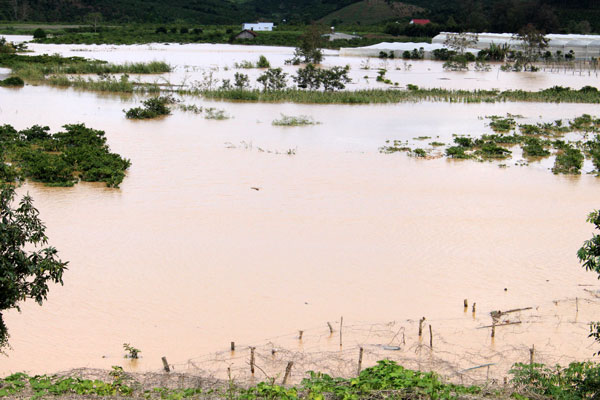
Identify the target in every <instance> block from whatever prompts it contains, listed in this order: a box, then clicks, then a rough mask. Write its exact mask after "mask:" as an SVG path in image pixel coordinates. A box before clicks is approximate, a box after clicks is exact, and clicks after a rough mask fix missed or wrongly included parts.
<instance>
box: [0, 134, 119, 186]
mask: <svg viewBox="0 0 600 400" xmlns="http://www.w3.org/2000/svg"><path fill="white" fill-rule="evenodd" d="M64 128H65V130H64V131H62V132H57V133H55V134H53V135H51V134H50V133H49V132H48V131H49V128H48V127H41V126H37V125H34V126H32V127H31V128H29V129H24V130H22V131H20V132H17V131H16V130H15V129H14V128H13V127H12V126H10V125H4V126H2V127H0V148H2V149H5V150H4V151H3V152H0V156H2V160H0V161H3V162H2V163H0V165H4V167H3V168H0V180H3V181H5V182H11V181H13V180H14V179H15V178H16V177H17V176H18V175H20V174H22V175H23V176H25V177H26V178H30V179H33V180H36V181H40V182H44V183H46V184H47V185H50V186H72V185H74V184H75V183H76V182H77V181H78V179H81V180H83V181H88V182H105V183H106V185H107V186H112V187H118V186H119V184H120V183H121V182H122V181H123V179H124V177H125V171H126V170H127V168H129V166H130V165H131V163H130V161H129V160H126V159H123V158H121V156H119V155H118V154H115V153H111V152H110V149H109V147H108V146H107V145H106V138H105V137H104V132H102V131H98V130H94V129H90V128H87V127H86V126H85V125H83V124H75V125H65V126H64ZM6 160H11V162H12V165H11V166H6Z"/></svg>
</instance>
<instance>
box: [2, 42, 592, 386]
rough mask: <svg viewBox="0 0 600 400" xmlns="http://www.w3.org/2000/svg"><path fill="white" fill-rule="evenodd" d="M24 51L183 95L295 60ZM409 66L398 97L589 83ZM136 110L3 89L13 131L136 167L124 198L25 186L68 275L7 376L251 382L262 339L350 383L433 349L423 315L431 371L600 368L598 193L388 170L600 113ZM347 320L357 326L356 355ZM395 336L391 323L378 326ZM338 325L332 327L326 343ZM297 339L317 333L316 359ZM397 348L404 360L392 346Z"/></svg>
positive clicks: (23, 334)
mask: <svg viewBox="0 0 600 400" xmlns="http://www.w3.org/2000/svg"><path fill="white" fill-rule="evenodd" d="M105 47H109V46H105ZM134 47H135V46H134ZM31 48H32V49H33V50H34V51H35V52H36V53H44V52H45V53H54V52H60V53H61V54H63V55H83V56H85V57H97V58H100V59H106V60H109V61H114V62H124V61H150V60H165V61H168V62H170V63H172V64H175V65H176V69H175V72H173V73H172V75H170V76H165V77H163V79H165V80H167V81H169V82H180V83H182V82H184V81H186V80H187V81H189V80H194V79H201V74H202V71H203V70H202V68H203V67H206V66H209V67H210V66H211V65H216V66H218V67H219V70H218V73H219V74H231V73H232V72H233V69H231V66H232V65H233V63H234V62H235V61H241V60H243V59H253V58H257V57H258V55H259V54H265V55H266V56H267V57H268V58H269V59H270V60H271V62H272V64H273V65H274V66H280V65H281V64H283V60H284V59H285V58H289V57H290V56H291V52H292V51H293V49H289V48H253V47H242V46H237V47H234V48H233V50H232V48H231V47H229V46H220V47H216V48H214V50H213V48H212V47H211V46H208V45H207V46H205V47H203V46H195V45H192V46H191V47H186V46H179V45H171V46H163V45H153V47H152V48H149V47H148V46H137V50H136V51H130V49H122V48H120V47H116V46H113V47H109V48H107V49H105V48H104V47H101V46H54V45H52V46H51V45H45V46H44V45H32V46H31ZM206 48H207V49H208V50H206ZM190 49H192V50H190ZM230 51H231V52H232V54H233V55H231V54H229V53H228V52H230ZM188 55H189V57H188ZM191 55H193V57H197V58H198V61H195V59H193V58H192V57H191ZM362 61H363V60H358V59H341V58H339V57H336V56H335V54H334V53H331V54H330V55H329V56H328V57H327V58H326V64H327V65H334V64H335V65H344V64H346V63H351V65H352V72H353V74H354V76H353V78H356V81H359V80H360V76H361V74H364V73H365V72H364V71H362V70H360V67H359V66H360V63H361V62H362ZM371 62H372V63H378V62H379V60H371ZM192 64H193V65H192ZM185 65H188V67H187V69H186V67H185ZM225 65H227V66H229V70H227V71H225V70H224V68H223V67H224V66H225ZM194 66H195V67H194ZM289 68H292V67H289ZM412 68H413V69H412V70H411V71H403V70H398V71H397V72H395V73H397V74H398V78H392V79H396V80H400V79H401V78H400V76H401V74H405V75H402V79H403V81H402V82H404V83H415V84H418V85H422V86H431V87H437V86H443V87H449V88H454V87H460V88H462V87H469V88H479V87H485V88H492V87H494V88H496V87H497V88H523V89H528V90H536V89H539V88H546V87H548V86H553V85H555V84H558V85H564V86H571V87H574V88H577V87H582V86H585V85H590V84H591V85H597V78H595V77H590V76H588V77H584V76H577V75H566V74H550V73H539V74H538V75H532V74H525V73H523V74H520V73H519V74H517V73H512V74H508V73H506V74H504V75H502V74H500V75H498V76H499V78H497V79H496V80H495V79H494V76H495V75H496V72H494V73H493V74H492V73H485V74H484V75H475V74H476V73H475V72H469V73H466V74H461V73H446V72H441V67H440V64H439V63H434V62H422V64H419V65H417V62H413V67H412ZM436 68H437V69H439V70H440V71H437V72H436V71H434V72H431V71H429V69H431V70H435V69H436ZM254 72H256V71H253V73H254ZM391 72H392V71H391V69H390V73H391ZM368 73H372V74H373V76H375V75H376V72H375V70H373V71H370V72H368ZM224 76H225V75H224ZM440 77H444V78H445V77H448V78H449V80H441V79H439V78H440ZM471 77H476V78H474V79H472V80H471V79H470V78H471ZM151 79H157V78H151ZM372 82H373V83H372V84H373V85H375V83H374V79H372ZM365 84H366V83H365ZM369 84H370V83H369ZM357 85H362V84H360V83H359V84H357ZM454 85H456V86H454ZM495 85H496V86H495ZM139 100H140V98H136V97H125V98H121V97H118V96H112V95H105V94H98V93H90V92H82V91H75V90H71V89H55V88H49V87H45V86H25V87H24V88H23V89H18V90H14V89H2V88H0V118H1V121H2V123H3V124H11V125H13V126H14V127H15V128H17V129H23V128H26V127H29V126H31V125H34V124H40V125H48V126H50V127H51V128H52V130H53V131H55V130H58V129H60V127H61V126H62V125H64V124H67V123H79V122H81V123H85V124H86V125H87V126H90V127H93V128H95V129H101V130H104V131H106V136H107V138H108V144H109V145H110V147H111V149H112V151H115V152H117V153H119V154H121V155H122V156H123V157H126V158H129V159H131V161H132V166H131V168H130V169H129V172H128V174H127V177H126V178H125V180H124V181H123V183H122V184H121V187H120V189H108V188H106V187H104V185H100V184H85V183H79V184H77V185H76V186H74V187H72V188H50V187H45V186H43V185H40V184H36V183H26V184H25V185H23V186H22V187H21V188H20V189H19V193H26V192H28V193H30V194H31V195H32V197H33V198H34V201H35V205H36V207H38V208H39V210H40V213H41V217H42V219H43V220H44V221H45V223H46V225H47V227H48V231H47V233H48V236H49V237H50V239H51V244H52V245H53V246H55V247H57V248H58V249H59V251H60V255H61V257H62V258H63V259H64V260H68V261H69V271H68V272H67V273H66V274H65V277H64V280H65V285H64V286H63V287H53V288H52V289H51V291H50V296H49V299H48V301H47V302H46V303H45V304H44V306H43V307H38V306H37V305H35V304H33V303H29V302H28V303H26V304H24V307H23V310H22V313H20V314H19V313H17V312H13V311H11V312H9V313H6V314H5V315H4V317H5V319H6V322H7V325H8V327H9V329H10V333H11V338H10V343H11V346H12V349H9V350H8V351H7V355H8V356H7V357H4V358H1V359H0V371H1V372H2V373H4V374H7V373H10V372H16V371H23V370H25V371H28V372H32V373H40V372H55V371H59V370H65V369H69V368H73V367H80V366H85V367H102V368H109V367H110V366H111V365H122V366H123V367H125V368H126V369H128V370H138V371H147V370H159V369H160V368H161V360H160V358H161V357H162V356H167V357H168V359H169V361H170V362H172V363H173V364H175V365H176V367H177V368H178V369H194V368H196V369H198V370H206V371H208V372H211V371H216V372H215V373H222V372H223V366H224V365H229V364H232V365H237V364H239V365H241V366H240V367H239V371H241V370H242V368H243V362H244V360H245V359H246V358H245V356H246V351H247V348H248V346H249V345H257V346H262V347H261V349H263V350H264V351H265V352H268V351H270V348H269V345H268V344H267V343H269V342H272V343H273V346H275V345H276V346H281V347H285V348H287V349H292V350H293V351H305V352H312V353H311V354H318V352H338V353H341V355H340V356H339V360H338V362H339V363H340V364H343V363H344V359H345V358H344V357H346V355H347V357H350V358H351V357H354V358H356V354H355V353H356V349H357V348H358V346H361V345H364V346H367V345H368V346H369V347H367V352H368V354H369V355H370V356H369V357H367V358H368V359H369V360H370V361H371V362H374V361H375V360H376V359H378V358H383V357H386V356H389V357H391V358H394V357H399V358H402V357H408V355H407V354H408V353H411V354H412V353H414V351H412V350H414V349H416V348H419V349H421V348H420V347H418V345H419V342H418V341H417V338H416V329H417V328H416V325H418V323H415V321H418V319H419V318H421V317H423V316H425V317H426V318H427V323H428V324H429V323H430V324H431V325H432V326H433V329H434V338H435V340H436V342H435V344H434V349H433V351H431V352H430V353H427V354H425V350H423V349H421V350H422V354H421V356H422V357H423V359H422V360H420V361H419V362H423V364H422V365H423V366H428V365H429V364H427V362H431V363H432V365H433V366H434V367H435V365H434V364H435V363H434V362H433V361H436V360H437V361H439V362H440V363H439V364H438V366H439V365H442V364H441V362H442V360H444V362H448V363H455V364H456V365H457V366H460V367H461V368H465V369H466V368H469V367H471V366H476V363H479V364H485V362H486V361H487V360H488V359H487V358H486V357H489V358H490V359H492V360H493V363H494V364H496V365H495V367H494V368H495V370H493V371H492V373H495V374H497V375H498V376H502V375H503V374H504V373H505V371H506V369H507V367H509V366H510V363H511V362H514V361H524V359H525V358H527V357H528V353H527V352H526V349H527V347H528V346H531V345H533V344H535V348H536V349H537V351H538V352H539V354H540V356H542V357H546V360H548V361H553V362H557V361H560V362H561V363H565V362H568V361H569V360H572V359H587V358H589V357H590V356H591V355H592V353H593V352H594V351H597V349H596V348H594V346H593V344H592V341H591V340H588V339H587V338H586V336H587V331H588V326H587V322H589V321H590V320H592V319H594V317H596V318H597V315H598V309H599V308H600V307H598V304H596V302H595V301H594V299H595V298H594V297H593V295H592V294H591V293H590V292H589V290H592V291H593V290H597V289H598V288H599V285H598V281H597V280H596V279H595V278H596V277H595V275H594V274H592V273H586V272H585V271H584V270H583V269H582V268H581V267H580V266H579V264H578V262H577V259H576V250H577V249H578V248H579V247H580V246H581V244H582V242H583V241H584V240H585V239H587V238H589V237H590V236H591V227H590V226H589V224H586V223H585V217H586V215H587V213H588V212H589V211H591V210H592V209H594V208H598V207H599V205H598V199H599V198H600V181H599V180H598V178H596V177H594V176H592V175H587V174H583V175H582V176H574V177H565V176H555V175H553V174H551V173H550V172H548V171H547V169H548V167H549V166H548V165H546V164H544V163H531V165H529V166H525V167H517V166H510V167H509V168H498V164H497V163H477V162H470V161H465V162H461V161H452V160H447V159H442V158H440V159H434V160H420V159H416V158H411V157H407V156H406V155H404V154H380V153H379V151H378V148H379V147H380V146H381V145H383V144H384V142H385V141H386V140H393V139H398V140H408V141H411V140H413V138H416V137H419V136H428V137H431V138H433V140H439V141H442V142H445V143H450V142H451V140H452V135H453V134H473V135H477V134H481V133H490V132H491V131H490V128H489V127H488V126H487V125H486V121H485V119H484V117H485V116H486V115H506V114H513V115H514V114H520V115H522V116H523V121H525V122H529V123H534V122H549V121H554V120H556V119H563V118H564V119H570V118H574V117H576V116H578V115H581V114H583V113H588V114H591V115H599V114H600V112H599V111H600V107H598V105H589V104H546V103H544V104H542V103H497V104H452V103H429V102H420V103H409V104H397V105H378V106H373V105H370V106H365V105H362V106H343V105H296V104H288V103H286V104H255V103H226V102H210V101H205V100H203V99H201V98H184V99H183V100H184V101H186V102H189V103H195V104H198V105H202V106H205V107H215V108H219V109H223V110H224V111H225V112H226V113H227V114H229V115H230V116H232V118H231V119H228V120H224V121H215V120H206V119H204V118H203V117H202V116H198V115H194V114H192V113H184V112H181V111H175V112H174V114H173V115H171V116H169V117H166V118H164V119H160V120H154V121H130V120H127V119H125V117H124V114H123V111H122V110H123V109H127V108H130V107H132V106H134V105H137V104H138V103H139ZM281 114H286V115H307V116H311V117H312V118H314V119H315V120H316V121H318V122H319V124H317V125H313V126H308V127H292V128H290V127H277V126H273V125H272V124H271V122H272V121H273V120H274V119H276V118H278V117H280V115H281ZM290 150H292V151H290ZM288 153H289V154H288ZM588 170H589V168H588ZM253 188H255V189H258V190H255V189H253ZM586 290H588V291H586ZM465 298H466V299H469V302H470V307H471V304H472V302H476V303H477V312H476V313H475V314H472V312H471V308H470V307H469V310H468V312H467V313H465V311H464V310H463V299H465ZM576 298H578V300H577V302H575V299H576ZM523 307H532V309H531V310H527V311H523V312H522V313H521V314H520V318H521V319H520V320H519V322H521V324H515V325H511V326H506V327H503V328H499V329H498V335H497V337H496V338H495V340H494V341H491V339H490V337H489V330H488V329H477V328H479V327H482V326H486V325H489V324H490V323H491V319H490V316H489V312H490V311H492V310H507V309H513V308H523ZM341 316H343V318H344V325H346V326H347V328H346V329H347V335H345V336H344V346H343V349H342V350H340V348H339V342H338V339H337V331H338V330H339V320H340V317H341ZM336 321H337V323H336ZM390 321H396V322H395V323H394V324H392V325H389V324H388V325H386V323H388V322H390ZM327 322H331V323H332V324H333V325H334V329H335V331H336V334H335V335H334V337H333V338H330V337H329V330H328V327H327V324H326V323H327ZM513 322H515V320H514V319H513ZM299 330H304V331H305V332H306V333H305V338H304V342H303V343H302V348H300V347H299V344H298V341H297V339H296V337H297V335H298V331H299ZM396 332H401V335H394V334H396ZM403 335H404V336H405V340H404V344H402V343H401V342H402V340H401V339H400V337H401V336H403ZM428 340H429V339H428V338H426V339H424V341H425V342H427V341H428ZM231 341H235V342H236V343H238V351H237V354H230V353H229V351H227V352H226V353H225V354H224V355H223V354H221V355H219V356H215V357H212V356H211V357H205V355H209V354H215V353H217V352H223V351H225V350H228V348H229V344H230V342H231ZM123 343H131V344H133V345H135V346H136V347H138V348H140V349H141V350H142V353H141V355H142V358H141V359H139V360H137V361H135V362H131V361H128V360H125V359H124V358H123V354H124V352H123V349H122V345H123ZM390 343H392V344H394V345H398V347H400V348H401V349H400V350H397V351H395V352H393V353H390V352H387V353H386V351H385V350H382V348H381V347H378V346H380V345H388V344H390ZM273 346H271V347H273ZM415 346H416V347H415ZM438 346H439V349H438ZM292 350H289V351H292ZM346 351H347V352H348V353H345V352H346ZM436 351H439V353H436ZM475 353H478V354H481V358H479V357H478V356H475V355H473V354H475ZM444 355H445V356H444ZM434 356H435V357H434ZM265 357H267V356H265ZM494 357H497V359H496V358H494ZM191 359H192V360H193V359H196V360H201V362H200V361H199V362H197V363H196V364H194V363H190V362H189V360H191ZM311 360H312V361H314V362H313V364H314V365H316V367H315V366H312V367H311ZM319 361H323V357H317V356H314V357H313V358H310V359H308V360H307V361H306V365H307V367H310V368H318V365H319ZM264 362H265V363H266V358H265V361H264ZM444 365H445V364H444ZM332 368H333V367H332ZM441 369H442V370H443V368H441ZM240 374H242V372H240Z"/></svg>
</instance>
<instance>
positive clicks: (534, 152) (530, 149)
mask: <svg viewBox="0 0 600 400" xmlns="http://www.w3.org/2000/svg"><path fill="white" fill-rule="evenodd" d="M523 154H524V155H526V156H528V157H546V156H549V155H550V152H549V151H548V150H546V149H545V148H544V146H543V144H542V141H541V140H540V139H538V138H531V137H528V138H526V139H525V145H524V146H523Z"/></svg>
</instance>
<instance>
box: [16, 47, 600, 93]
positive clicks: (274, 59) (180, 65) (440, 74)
mask: <svg viewBox="0 0 600 400" xmlns="http://www.w3.org/2000/svg"><path fill="white" fill-rule="evenodd" d="M6 37H7V40H14V41H23V40H24V39H25V38H26V37H23V36H6ZM28 46H29V49H30V50H31V51H32V53H31V54H55V53H58V54H61V55H63V56H68V57H71V56H79V57H86V58H93V59H98V60H105V61H109V62H113V63H123V62H149V61H165V62H167V63H169V64H171V65H172V66H173V67H175V68H174V71H173V72H172V73H169V74H164V75H160V76H153V77H141V79H142V80H143V81H146V82H156V83H160V84H166V83H168V84H173V85H184V86H194V85H196V86H197V85H198V84H203V83H206V80H207V79H208V77H211V78H213V79H216V80H218V83H216V84H215V85H214V86H213V87H218V86H220V82H221V81H222V80H223V79H229V80H230V81H231V82H233V79H234V74H235V73H236V72H240V73H244V74H247V75H248V76H249V77H250V82H251V85H252V86H254V87H259V86H260V85H258V84H257V83H256V78H257V77H258V76H259V75H260V74H261V73H262V72H263V70H260V69H240V68H236V63H237V64H241V63H242V62H244V61H249V62H253V63H256V61H258V58H259V56H260V55H264V56H265V57H266V58H267V59H268V60H269V62H270V63H271V66H272V67H281V68H282V69H283V71H284V72H285V73H287V74H288V85H290V86H293V85H294V82H293V81H292V80H291V78H290V77H291V76H293V75H295V71H296V70H297V68H298V67H296V66H291V65H285V60H288V59H291V58H292V56H293V53H294V49H293V48H290V47H276V46H244V45H223V44H176V43H171V44H157V43H152V44H144V45H118V46H117V45H53V44H38V43H29V44H28ZM324 54H325V57H324V60H323V66H325V67H333V66H342V67H343V66H346V65H348V66H350V72H349V76H350V78H351V79H352V83H350V84H349V85H348V86H347V88H348V89H349V90H356V89H368V88H389V87H391V86H390V85H387V84H385V83H381V82H377V81H376V78H377V76H378V73H379V70H380V69H386V70H387V73H386V78H388V79H390V80H391V81H392V82H397V83H398V87H400V88H404V87H405V86H406V85H407V84H413V85H417V86H419V87H424V88H437V87H444V88H448V89H467V90H473V89H500V90H506V89H522V90H540V89H546V88H548V87H551V86H555V85H559V86H565V87H571V88H573V89H579V88H581V87H583V86H586V85H597V84H598V77H599V75H598V74H599V72H600V71H598V69H595V70H589V69H583V70H579V69H576V70H572V69H569V70H564V69H560V70H554V71H550V68H548V69H547V70H546V71H542V72H537V73H530V72H521V73H515V72H503V71H501V70H500V66H501V64H499V63H493V64H491V70H490V71H487V72H479V71H474V70H473V68H471V70H470V71H462V72H451V71H445V70H444V69H443V68H442V66H443V62H439V61H432V60H398V59H396V60H380V59H377V58H366V57H364V58H363V57H341V56H339V52H338V51H336V50H325V51H324ZM135 78H137V76H136V77H135Z"/></svg>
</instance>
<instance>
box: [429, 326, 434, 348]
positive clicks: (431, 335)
mask: <svg viewBox="0 0 600 400" xmlns="http://www.w3.org/2000/svg"><path fill="white" fill-rule="evenodd" d="M429 347H430V348H432V349H433V332H431V324H429Z"/></svg>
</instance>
